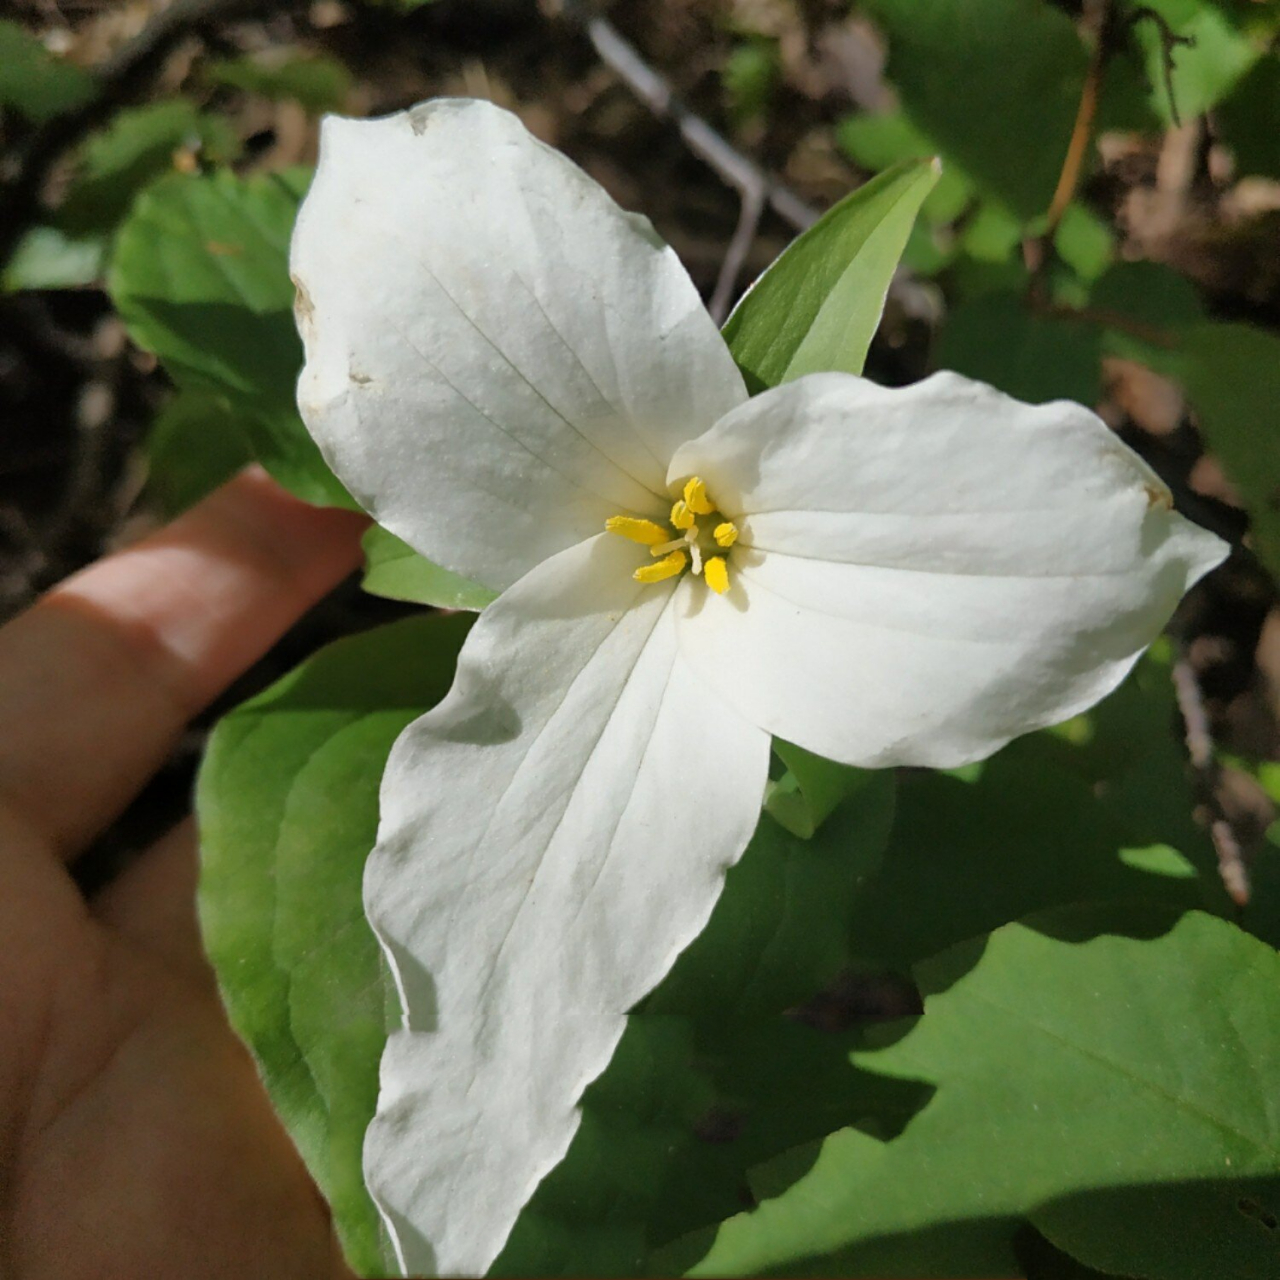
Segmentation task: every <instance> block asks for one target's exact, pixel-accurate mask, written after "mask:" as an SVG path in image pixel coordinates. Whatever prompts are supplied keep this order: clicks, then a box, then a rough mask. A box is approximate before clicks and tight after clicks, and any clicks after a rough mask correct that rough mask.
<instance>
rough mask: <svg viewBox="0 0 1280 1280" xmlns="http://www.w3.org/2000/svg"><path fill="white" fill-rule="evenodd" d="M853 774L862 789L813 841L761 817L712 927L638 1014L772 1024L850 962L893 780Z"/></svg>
mask: <svg viewBox="0 0 1280 1280" xmlns="http://www.w3.org/2000/svg"><path fill="white" fill-rule="evenodd" d="M815 758H816V757H815ZM857 772H858V777H859V785H858V787H857V788H856V789H852V790H851V791H850V792H849V794H848V795H847V797H846V798H845V799H844V800H843V801H842V803H841V804H840V806H839V808H838V810H837V811H836V812H835V813H834V814H833V815H832V816H831V817H830V819H829V821H827V822H826V823H824V824H823V826H822V828H821V829H820V830H819V831H817V832H816V833H815V834H814V835H813V836H812V837H800V836H797V835H795V834H794V833H793V832H790V831H788V830H786V829H785V828H784V827H782V826H780V825H779V824H778V823H776V822H774V821H773V820H772V819H771V818H770V817H769V816H767V815H766V816H765V817H763V818H761V820H760V824H759V825H758V826H757V827H756V831H755V835H754V836H753V837H752V841H751V844H750V845H749V846H748V848H747V852H746V853H745V854H744V855H743V857H742V860H741V861H740V862H739V863H738V865H737V866H735V867H734V868H733V869H732V870H730V872H729V876H728V880H727V883H726V887H725V892H724V895H723V896H722V897H721V899H720V902H719V903H718V904H717V905H716V909H715V911H714V912H712V915H711V920H710V922H709V923H708V925H707V927H706V929H705V930H704V931H703V932H702V933H701V934H700V935H699V936H698V938H697V940H696V941H695V942H693V943H692V945H691V946H690V947H689V949H688V950H687V951H686V952H685V953H684V954H683V955H682V956H681V957H680V958H679V960H677V961H676V964H675V967H674V968H673V969H672V970H671V972H670V973H669V974H668V975H667V977H666V978H665V979H664V981H663V982H662V984H661V986H659V987H658V988H657V990H655V991H654V992H652V993H651V994H650V995H649V996H648V997H646V999H645V1000H644V1002H643V1003H642V1005H641V1011H642V1012H644V1013H684V1014H695V1015H698V1016H701V1017H707V1018H712V1019H714V1020H717V1021H723V1020H726V1019H729V1020H733V1021H742V1020H743V1019H752V1018H764V1017H769V1016H770V1015H773V1014H778V1013H782V1012H783V1011H785V1010H787V1009H790V1008H792V1007H793V1006H795V1005H797V1004H800V1003H802V1002H803V1001H804V1000H806V999H808V998H810V997H812V996H814V995H816V994H817V993H818V992H820V991H822V990H823V989H824V988H825V987H826V986H827V985H828V984H829V983H830V982H831V981H832V980H833V979H835V978H836V977H837V976H838V975H839V974H840V972H841V970H842V969H843V968H845V967H846V966H847V965H848V964H849V963H850V962H851V960H852V958H853V956H854V947H853V944H852V943H851V937H852V935H851V933H850V928H849V922H850V918H851V916H852V914H853V910H854V904H855V902H856V901H857V899H858V898H859V897H860V896H861V894H862V893H863V892H864V891H865V885H866V882H867V881H868V880H869V879H870V878H871V876H872V875H873V873H874V872H875V871H876V869H877V868H878V867H879V865H880V861H881V858H882V856H883V854H884V852H885V846H886V844H887V842H888V841H889V833H890V829H891V827H892V825H893V815H894V806H895V801H894V797H895V780H894V776H893V774H892V772H890V771H886V770H879V771H876V772H871V771H865V770H860V771H857Z"/></svg>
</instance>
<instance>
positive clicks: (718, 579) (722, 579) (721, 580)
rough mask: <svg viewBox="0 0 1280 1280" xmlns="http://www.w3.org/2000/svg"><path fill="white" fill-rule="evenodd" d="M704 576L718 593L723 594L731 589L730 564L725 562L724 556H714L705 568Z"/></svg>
mask: <svg viewBox="0 0 1280 1280" xmlns="http://www.w3.org/2000/svg"><path fill="white" fill-rule="evenodd" d="M702 576H703V577H704V578H706V580H707V586H709V587H710V588H711V590H712V591H714V592H715V593H716V595H718V596H722V595H724V593H725V592H726V591H728V590H729V566H728V565H727V564H725V562H724V556H712V557H711V559H710V560H708V561H707V563H706V565H705V567H704V568H703V570H702Z"/></svg>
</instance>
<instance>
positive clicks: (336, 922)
mask: <svg viewBox="0 0 1280 1280" xmlns="http://www.w3.org/2000/svg"><path fill="white" fill-rule="evenodd" d="M469 623H470V620H469V619H468V618H465V617H463V616H455V617H441V616H438V615H437V616H430V617H421V618H413V619H409V620H407V621H404V622H399V623H393V624H392V625H390V626H387V627H383V628H380V629H378V630H376V631H371V632H367V633H366V634H364V635H360V636H356V637H353V638H351V639H348V640H340V641H338V642H337V643H335V644H333V645H331V646H329V648H327V649H324V650H322V651H321V652H320V653H319V654H317V655H316V656H315V657H314V658H312V659H311V660H310V661H308V662H306V663H304V664H303V665H302V666H300V667H298V668H297V669H296V670H295V671H293V672H292V673H291V674H290V675H288V676H286V677H285V678H284V679H283V680H281V681H280V682H278V683H277V684H275V685H273V686H272V687H271V688H270V689H268V690H267V691H266V692H265V693H262V694H260V695H258V697H256V698H253V699H251V700H250V701H249V702H247V703H245V704H244V705H243V706H241V707H239V708H238V709H237V710H235V711H233V712H232V713H231V714H230V715H228V716H226V717H225V718H224V719H223V720H222V721H221V722H220V724H219V725H218V727H217V729H216V730H215V731H214V734H213V737H212V739H211V741H210V743H209V748H208V753H207V755H206V757H205V761H204V765H203V767H202V769H201V772H200V781H199V787H198V792H197V812H198V815H199V818H200V827H201V848H202V856H203V867H202V872H201V883H200V921H201V927H202V929H203V932H204V938H205V945H206V947H207V949H208V952H209V956H210V958H211V959H212V961H213V964H214V968H215V969H216V971H217V974H218V981H219V984H220V985H221V988H222V993H223V998H224V999H225V1001H226V1004H227V1009H228V1011H229V1012H230V1015H231V1020H232V1022H233V1024H234V1025H235V1027H236V1029H237V1030H238V1031H239V1033H240V1034H241V1035H242V1036H243V1037H244V1039H245V1040H246V1041H247V1042H248V1044H249V1047H250V1049H251V1050H252V1051H253V1054H254V1057H255V1058H256V1059H257V1062H258V1066H259V1069H260V1070H261V1073H262V1077H263V1080H264V1081H265V1082H266V1085H267V1088H268V1090H269V1091H270V1093H271V1098H272V1101H273V1103H274V1104H275V1107H276V1110H277V1112H278V1113H279V1114H280V1116H281V1118H282V1120H283V1121H284V1123H285V1125H286V1126H287V1127H288V1129H289V1132H290V1134H291V1135H292V1137H293V1140H294V1142H295V1143H297V1145H298V1149H299V1150H300V1151H301V1153H302V1155H303V1158H304V1159H305V1160H306V1162H307V1166H308V1168H309V1169H310V1170H311V1173H312V1176H313V1177H314V1178H315V1179H316V1181H317V1183H318V1184H319V1185H320V1187H321V1189H322V1190H323V1191H324V1193H325V1195H326V1196H327V1197H328V1199H329V1202H330V1204H331V1205H332V1207H333V1213H334V1221H335V1224H336V1226H337V1229H338V1234H339V1236H340V1237H341V1239H342V1242H343V1246H344V1248H345V1249H346V1252H347V1256H348V1258H349V1259H350V1261H351V1263H352V1265H353V1266H354V1267H356V1268H357V1269H358V1270H360V1271H361V1272H363V1273H364V1274H382V1273H383V1271H384V1269H385V1268H386V1266H387V1265H388V1262H387V1258H386V1255H385V1254H384V1251H383V1247H382V1244H381V1242H380V1236H379V1226H378V1220H377V1215H376V1213H375V1211H374V1208H373V1205H372V1203H371V1201H370V1200H369V1198H368V1195H367V1193H366V1192H365V1189H364V1181H363V1175H362V1172H361V1161H360V1151H361V1144H362V1142H363V1140H364V1131H365V1128H366V1126H367V1125H368V1122H369V1119H370V1118H371V1117H372V1115H373V1109H374V1104H375V1101H376V1097H377V1082H378V1059H379V1057H380V1056H381V1053H382V1046H383V1043H384V1041H385V1039H386V1034H387V1031H388V1030H389V1028H390V1027H391V1026H393V1025H396V1024H398V1020H399V1013H398V1008H397V1007H396V1004H395V997H394V994H393V993H391V992H390V991H389V990H384V978H383V969H382V963H381V959H380V955H379V950H378V946H377V943H376V941H375V940H374V937H373V934H372V933H371V932H370V930H369V928H368V926H367V924H366V923H365V918H364V911H363V907H362V903H361V894H360V882H361V875H362V872H363V867H364V860H365V857H366V856H367V854H368V852H369V850H370V848H372V846H373V841H374V835H375V831H376V827H377V815H378V806H377V797H378V782H379V779H380V778H381V775H382V768H383V764H384V762H385V760H386V756H387V752H388V751H389V750H390V748H391V744H392V742H393V741H394V740H395V737H396V735H397V734H398V733H399V732H400V730H401V729H403V728H404V726H405V725H406V724H408V723H409V721H410V720H412V719H414V717H416V716H417V715H419V714H420V713H421V712H423V711H425V710H426V709H427V708H429V707H430V706H431V705H432V704H433V703H435V702H436V701H438V700H439V698H441V697H442V696H443V695H444V693H445V691H446V690H447V688H448V686H449V683H450V681H451V680H452V678H453V665H454V660H455V657H456V655H457V651H458V648H459V646H460V645H461V643H462V639H463V637H464V636H465V635H466V632H467V629H468V626H469Z"/></svg>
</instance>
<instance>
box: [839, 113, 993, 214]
mask: <svg viewBox="0 0 1280 1280" xmlns="http://www.w3.org/2000/svg"><path fill="white" fill-rule="evenodd" d="M836 143H837V144H838V145H839V147H840V149H841V150H842V151H843V152H844V153H845V154H846V155H847V156H848V157H849V158H850V159H851V160H853V161H855V162H856V163H857V164H859V165H861V166H862V167H863V168H864V169H871V170H872V171H874V172H879V171H880V170H882V169H888V168H891V167H892V166H893V165H895V164H897V163H898V162H899V161H901V160H928V159H932V158H933V156H934V155H936V154H937V151H938V148H937V147H936V146H935V145H934V143H932V142H930V140H929V139H928V138H926V137H925V135H924V134H923V133H921V132H920V130H919V129H917V128H916V127H915V125H913V124H912V123H911V121H910V120H908V119H907V117H906V115H905V114H904V113H902V112H901V111H894V112H888V113H885V114H872V113H870V112H863V113H861V114H859V115H856V116H848V117H846V118H845V119H844V120H843V121H841V122H840V124H839V125H838V126H837V128H836ZM972 198H973V183H972V182H971V181H970V180H969V178H968V177H967V175H966V174H965V173H964V171H963V170H962V169H961V168H960V167H959V165H957V164H953V163H952V162H951V161H948V162H947V163H946V164H945V165H944V166H943V167H942V172H941V174H939V175H938V181H937V185H936V186H935V187H934V188H933V190H932V191H930V192H929V194H928V195H927V196H925V198H924V203H923V204H922V205H921V206H920V216H921V218H922V219H923V220H924V221H926V222H929V223H934V224H938V223H944V222H952V221H954V220H955V219H956V218H958V217H959V216H960V214H961V213H962V212H963V211H964V209H965V207H966V206H967V205H968V203H969V201H970V200H971V199H972Z"/></svg>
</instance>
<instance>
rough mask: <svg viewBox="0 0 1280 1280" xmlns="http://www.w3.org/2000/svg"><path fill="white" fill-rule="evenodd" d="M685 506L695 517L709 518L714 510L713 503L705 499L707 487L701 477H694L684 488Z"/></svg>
mask: <svg viewBox="0 0 1280 1280" xmlns="http://www.w3.org/2000/svg"><path fill="white" fill-rule="evenodd" d="M684 501H685V505H686V506H687V507H688V508H689V510H690V511H692V512H693V514H694V515H696V516H709V515H710V514H711V513H712V512H713V511H714V510H715V509H716V507H715V503H714V502H712V501H711V499H710V498H708V497H707V486H706V485H705V484H703V482H702V477H701V476H694V477H693V479H692V480H689V481H687V482H686V484H685V486H684Z"/></svg>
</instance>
